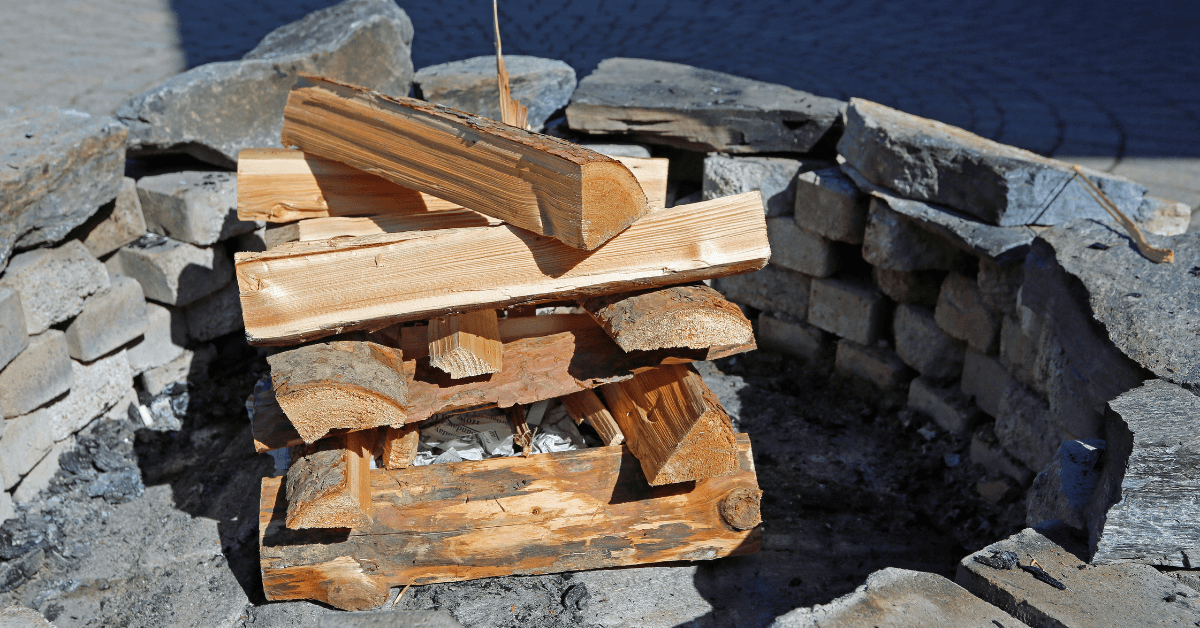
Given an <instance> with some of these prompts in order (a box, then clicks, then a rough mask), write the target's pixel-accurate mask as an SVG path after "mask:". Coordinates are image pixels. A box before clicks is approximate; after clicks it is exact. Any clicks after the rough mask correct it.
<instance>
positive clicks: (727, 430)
mask: <svg viewBox="0 0 1200 628" xmlns="http://www.w3.org/2000/svg"><path fill="white" fill-rule="evenodd" d="M600 394H601V395H603V396H604V400H605V401H606V402H608V408H609V410H610V411H611V412H612V414H613V418H615V419H616V420H617V424H618V425H620V426H621V432H623V433H624V434H625V443H626V444H627V445H629V448H630V450H632V451H633V455H635V456H637V458H638V461H639V462H640V463H641V466H642V471H643V472H644V473H645V474H646V479H647V481H649V482H650V485H651V486H661V485H663V484H674V483H676V482H687V481H689V480H700V479H704V478H710V477H716V476H721V475H728V474H730V473H734V472H735V471H736V470H737V455H736V448H735V447H734V437H733V426H732V425H731V423H730V421H729V415H727V414H725V409H724V408H722V407H721V404H720V402H719V401H717V398H716V395H714V394H713V393H712V391H711V390H709V389H708V387H707V386H705V385H704V380H703V379H701V378H700V374H699V373H697V372H696V371H695V369H693V368H691V367H690V366H684V365H674V366H662V367H659V368H656V369H649V370H646V371H643V372H641V373H638V374H637V375H634V376H633V378H632V379H629V380H626V381H622V382H617V383H615V384H608V385H606V386H601V387H600Z"/></svg>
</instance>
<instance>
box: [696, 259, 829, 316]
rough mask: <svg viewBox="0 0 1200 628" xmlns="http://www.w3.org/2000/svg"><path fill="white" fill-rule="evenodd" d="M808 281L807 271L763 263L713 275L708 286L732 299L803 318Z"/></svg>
mask: <svg viewBox="0 0 1200 628" xmlns="http://www.w3.org/2000/svg"><path fill="white" fill-rule="evenodd" d="M811 281H812V280H811V278H809V276H808V275H805V274H802V273H798V272H796V271H793V270H788V269H786V268H781V267H779V266H776V265H774V264H767V265H766V266H765V267H764V268H763V269H762V270H758V271H755V272H752V273H745V274H742V275H733V276H731V277H721V278H718V279H714V280H713V282H712V287H713V288H714V289H715V290H716V291H717V292H720V293H721V294H723V295H725V298H727V299H729V300H730V301H733V302H734V303H740V304H742V305H749V306H750V307H753V308H758V309H760V310H762V311H764V312H782V313H784V314H787V315H788V316H790V317H792V318H794V319H797V320H804V318H805V317H806V316H808V296H809V291H810V282H811Z"/></svg>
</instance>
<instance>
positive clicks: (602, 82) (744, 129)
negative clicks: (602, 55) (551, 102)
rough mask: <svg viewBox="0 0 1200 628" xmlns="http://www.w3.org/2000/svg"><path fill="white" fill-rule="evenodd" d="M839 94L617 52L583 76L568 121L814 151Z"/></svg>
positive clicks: (735, 149) (653, 138)
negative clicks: (812, 91) (825, 95)
mask: <svg viewBox="0 0 1200 628" xmlns="http://www.w3.org/2000/svg"><path fill="white" fill-rule="evenodd" d="M844 104H845V103H843V102H842V101H840V100H834V99H832V98H823V97H820V96H814V95H812V94H809V93H806V92H802V91H799V90H795V89H792V88H790V87H784V86H782V85H775V84H772V83H763V82H761V81H754V80H750V79H745V78H741V77H737V76H732V75H729V74H722V73H720V72H712V71H710V70H702V69H700V68H694V67H691V66H687V65H683V64H679V63H668V62H665V61H650V60H648V59H627V58H620V57H618V58H613V59H605V60H604V61H601V62H600V65H599V67H597V68H596V71H595V72H592V73H591V74H590V75H588V76H587V77H585V78H584V79H583V80H582V81H580V82H579V87H578V88H577V89H576V90H575V94H574V95H573V96H571V104H570V105H569V106H568V107H567V123H568V124H569V125H570V127H571V128H572V129H574V130H577V131H583V132H585V133H590V134H595V135H606V134H611V135H628V136H631V137H634V138H636V139H637V140H638V141H643V142H648V143H651V144H668V145H672V146H678V147H680V148H685V149H689V150H696V151H703V152H724V153H775V152H785V153H807V152H810V151H812V150H813V149H814V148H816V147H817V143H818V142H819V141H820V140H821V139H822V138H824V137H825V136H826V135H827V134H829V133H830V131H831V130H833V129H835V127H837V126H838V125H839V124H840V121H839V115H840V112H841V108H842V107H843V106H844Z"/></svg>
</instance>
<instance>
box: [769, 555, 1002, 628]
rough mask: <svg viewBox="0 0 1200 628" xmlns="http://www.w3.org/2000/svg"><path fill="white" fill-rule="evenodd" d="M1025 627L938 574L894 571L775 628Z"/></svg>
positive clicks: (792, 616) (797, 613)
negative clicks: (832, 627) (827, 627)
mask: <svg viewBox="0 0 1200 628" xmlns="http://www.w3.org/2000/svg"><path fill="white" fill-rule="evenodd" d="M997 624H999V625H1001V626H1013V627H1015V626H1024V624H1021V623H1019V622H1017V621H1015V620H1013V618H1012V617H1009V616H1008V614H1007V613H1005V612H1004V611H1002V610H1000V609H998V608H996V607H995V606H992V605H991V604H988V603H987V602H984V601H983V600H981V599H979V598H977V597H975V596H974V595H971V594H970V593H968V592H967V591H966V590H965V589H963V588H962V587H960V586H958V585H957V584H954V583H953V582H952V581H950V580H948V579H946V578H943V577H942V576H939V575H937V574H932V573H925V572H922V571H909V570H907V569H897V568H895V567H888V568H887V569H883V570H880V571H876V572H875V573H873V574H871V575H870V576H867V581H866V582H864V583H863V584H862V585H861V586H859V587H858V588H857V589H855V590H854V592H853V593H850V594H847V595H843V596H842V597H840V598H838V599H836V600H834V601H832V602H830V603H828V604H820V605H817V606H813V607H811V608H798V609H796V610H794V611H792V612H790V613H788V614H786V615H781V616H779V617H777V618H776V619H775V621H774V623H772V624H771V626H770V628H821V627H823V626H838V627H839V628H884V627H886V628H926V627H928V626H955V627H956V628H995V626H996V625H997Z"/></svg>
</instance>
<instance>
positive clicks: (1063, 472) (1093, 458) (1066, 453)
mask: <svg viewBox="0 0 1200 628" xmlns="http://www.w3.org/2000/svg"><path fill="white" fill-rule="evenodd" d="M1104 445H1105V443H1104V441H1102V440H1100V439H1098V438H1092V439H1087V440H1068V441H1063V443H1062V444H1061V445H1059V447H1058V451H1057V452H1056V453H1055V456H1054V461H1053V462H1051V463H1050V466H1049V467H1046V470H1045V471H1042V472H1041V473H1039V474H1037V477H1036V478H1034V479H1033V485H1032V486H1030V487H1029V495H1028V496H1027V497H1026V499H1025V525H1027V526H1029V527H1034V526H1036V525H1039V524H1042V523H1045V522H1047V521H1053V520H1058V521H1061V522H1062V523H1063V524H1065V525H1067V526H1070V527H1071V528H1072V529H1074V530H1076V531H1078V532H1079V533H1082V534H1086V533H1087V521H1086V520H1085V519H1084V516H1085V511H1086V510H1087V506H1088V502H1090V501H1091V499H1092V494H1093V493H1095V491H1096V486H1097V485H1098V484H1099V482H1100V471H1101V466H1100V456H1101V454H1103V453H1104Z"/></svg>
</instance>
